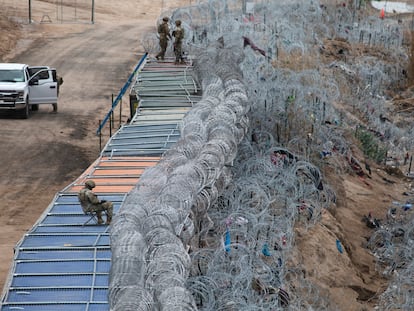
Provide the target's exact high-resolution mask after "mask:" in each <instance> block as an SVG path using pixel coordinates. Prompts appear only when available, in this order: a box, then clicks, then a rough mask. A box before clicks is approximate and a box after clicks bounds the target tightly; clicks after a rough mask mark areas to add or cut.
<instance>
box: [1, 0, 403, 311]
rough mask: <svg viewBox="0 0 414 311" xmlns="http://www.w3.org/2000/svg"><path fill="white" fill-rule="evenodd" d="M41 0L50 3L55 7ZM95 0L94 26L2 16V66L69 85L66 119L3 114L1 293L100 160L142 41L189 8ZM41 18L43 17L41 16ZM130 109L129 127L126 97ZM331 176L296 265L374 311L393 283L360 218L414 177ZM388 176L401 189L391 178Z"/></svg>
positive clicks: (338, 299)
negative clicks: (58, 208) (71, 190)
mask: <svg viewBox="0 0 414 311" xmlns="http://www.w3.org/2000/svg"><path fill="white" fill-rule="evenodd" d="M21 2H23V1H19V3H21ZM40 2H41V3H43V5H45V6H46V5H47V3H48V2H50V3H54V1H51V0H50V1H40ZM95 2H96V12H95V24H93V25H92V24H75V23H72V24H58V23H51V24H47V23H42V24H39V23H33V24H30V25H28V24H27V23H26V24H24V25H22V28H21V30H20V32H19V31H18V30H16V28H15V25H14V24H13V23H12V22H11V21H7V22H5V21H4V20H1V19H0V27H1V30H2V32H1V34H0V35H2V38H0V39H1V40H2V44H1V47H0V61H1V60H2V61H13V62H22V63H29V64H32V65H50V66H53V67H56V68H57V69H58V71H59V73H60V74H61V75H62V76H63V79H64V84H63V85H62V88H61V94H60V99H59V112H58V113H57V114H54V113H52V107H51V106H41V107H40V110H39V111H37V112H34V113H33V114H32V116H31V117H30V119H28V120H19V119H16V118H14V117H13V116H10V115H5V114H1V115H0V125H1V126H0V148H1V155H2V164H3V165H2V166H1V168H0V176H1V179H0V197H1V203H0V207H1V211H2V213H1V214H0V289H1V288H2V287H3V285H4V282H5V280H6V277H7V274H8V272H9V269H10V264H11V260H12V257H13V247H14V246H15V245H16V243H17V242H18V240H19V239H21V238H22V237H23V235H24V234H25V233H26V232H27V230H29V229H30V228H31V227H32V225H33V224H34V223H35V221H36V220H37V219H38V218H39V217H40V215H41V213H42V212H43V211H44V210H45V208H46V207H47V206H48V204H49V203H50V202H51V201H52V199H53V196H54V195H55V194H56V193H57V192H58V191H59V190H62V189H63V188H64V187H65V186H67V185H68V184H70V183H71V182H72V181H73V180H74V179H75V178H76V177H78V176H79V175H80V173H81V172H83V171H84V169H85V168H86V167H87V166H89V164H90V163H92V162H93V161H94V160H95V159H96V158H97V157H98V155H99V139H98V137H96V135H95V131H96V129H97V126H98V121H99V119H102V118H103V116H104V115H105V113H106V111H107V109H108V108H109V106H110V104H111V94H113V93H115V94H116V93H117V92H118V91H119V89H120V88H121V87H122V85H123V83H124V82H125V81H126V79H127V77H128V76H129V73H130V72H131V70H132V69H133V68H134V66H135V64H136V63H137V62H138V60H139V58H140V56H141V55H142V54H143V50H142V48H141V46H140V43H139V40H140V38H142V37H143V35H145V34H146V33H148V32H154V31H155V24H156V20H157V18H158V17H159V16H160V15H162V12H163V11H164V10H168V9H169V8H173V7H177V6H180V5H188V4H189V1H188V0H187V1H184V0H182V1H179V0H177V1H164V0H155V1H150V0H122V1H113V0H100V1H95ZM8 3H9V4H10V3H12V8H13V9H16V7H18V6H19V5H20V6H23V7H24V6H25V5H26V3H24V4H23V3H21V4H16V1H14V0H0V15H1V12H7V10H6V9H9V12H12V11H11V10H10V6H9V7H6V5H8ZM166 3H168V8H167V7H166ZM42 8H43V7H42ZM37 14H38V15H37V17H36V18H39V16H41V15H39V14H41V12H37ZM7 29H10V31H6V30H7ZM19 37H20V40H19V41H16V39H17V38H19ZM15 42H17V45H16V46H15V47H14V48H13V46H14V43H15ZM10 49H12V51H11V52H9V53H6V52H7V50H10ZM123 105H124V107H123V109H122V111H123V112H124V113H123V116H122V119H123V120H124V121H125V120H126V119H127V118H128V103H127V100H124V101H123ZM118 118H119V116H117V115H116V116H115V119H116V120H117V119H118ZM107 138H108V137H107V136H106V138H105V140H106V139H107ZM355 152H356V154H358V152H357V150H355ZM360 156H361V158H362V155H360ZM328 167H329V166H328ZM326 174H327V178H328V179H329V181H330V182H331V184H332V185H333V186H334V188H335V190H336V191H337V194H338V202H337V208H336V209H334V210H333V211H332V212H326V213H325V214H324V215H323V220H322V222H321V223H320V224H318V225H317V226H315V227H314V228H311V229H310V230H308V231H305V230H304V229H303V228H300V229H298V231H297V234H298V235H297V246H298V248H297V249H298V250H299V251H298V252H297V254H296V256H295V261H296V262H298V263H301V264H303V265H304V267H305V269H306V271H305V272H304V274H305V277H307V278H309V279H310V280H314V281H315V282H316V283H317V284H319V285H320V286H321V287H322V288H324V289H325V290H326V292H327V293H328V294H329V296H330V298H331V299H332V300H333V301H334V302H335V303H336V304H338V305H339V306H342V307H343V309H342V310H346V311H352V310H355V311H356V310H364V308H365V307H366V308H367V309H368V310H370V309H372V306H373V303H375V293H380V292H381V290H383V288H384V285H385V279H383V278H382V277H381V275H379V274H378V273H377V272H376V271H375V270H374V268H375V263H374V259H373V257H372V256H371V255H370V254H369V253H368V252H367V250H366V248H365V247H364V246H365V243H366V238H367V237H368V236H369V235H370V233H371V231H370V229H368V228H367V227H366V226H365V225H364V223H362V222H361V218H362V216H363V215H365V214H368V212H369V211H372V212H373V215H374V216H375V217H379V218H383V217H384V215H385V213H386V210H387V208H388V207H389V206H390V203H391V202H392V201H394V200H395V201H401V200H403V199H404V198H403V196H402V193H403V191H405V190H406V189H407V188H408V184H409V181H408V180H404V179H401V178H397V177H395V176H390V175H387V174H386V173H385V172H384V171H382V170H380V169H379V170H377V169H376V168H375V167H373V176H372V179H369V180H367V181H363V180H361V179H360V178H358V177H356V176H355V175H352V174H350V175H343V176H338V174H337V173H336V172H330V171H327V172H326ZM383 177H386V179H388V180H392V181H394V182H395V183H389V182H385V181H384V179H383ZM336 238H339V239H340V240H341V241H342V242H343V244H344V247H345V253H344V254H339V253H338V251H337V250H336V247H335V243H334V242H335V240H336ZM332 241H333V242H332Z"/></svg>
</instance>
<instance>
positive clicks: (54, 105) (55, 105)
mask: <svg viewBox="0 0 414 311" xmlns="http://www.w3.org/2000/svg"><path fill="white" fill-rule="evenodd" d="M52 106H53V112H57V110H58V109H57V103H56V104H52Z"/></svg>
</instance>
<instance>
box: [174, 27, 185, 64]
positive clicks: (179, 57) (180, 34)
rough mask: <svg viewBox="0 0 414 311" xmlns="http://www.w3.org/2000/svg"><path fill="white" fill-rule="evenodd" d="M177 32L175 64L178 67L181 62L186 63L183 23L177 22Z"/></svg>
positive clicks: (175, 33)
mask: <svg viewBox="0 0 414 311" xmlns="http://www.w3.org/2000/svg"><path fill="white" fill-rule="evenodd" d="M175 26H176V28H175V30H174V31H173V36H174V37H175V41H174V52H175V64H176V65H178V64H179V63H180V62H181V63H182V64H183V63H184V58H183V39H184V28H182V27H181V21H180V20H176V21H175Z"/></svg>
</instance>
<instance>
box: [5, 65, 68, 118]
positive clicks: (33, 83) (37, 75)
mask: <svg viewBox="0 0 414 311" xmlns="http://www.w3.org/2000/svg"><path fill="white" fill-rule="evenodd" d="M59 84H60V83H59V81H58V77H57V75H56V69H53V68H50V67H48V66H29V65H26V64H17V63H0V110H15V111H16V113H19V114H20V116H21V117H22V118H24V119H27V118H28V117H29V115H30V111H31V110H33V111H35V110H38V109H39V104H51V105H52V106H53V110H54V111H57V99H58V88H59Z"/></svg>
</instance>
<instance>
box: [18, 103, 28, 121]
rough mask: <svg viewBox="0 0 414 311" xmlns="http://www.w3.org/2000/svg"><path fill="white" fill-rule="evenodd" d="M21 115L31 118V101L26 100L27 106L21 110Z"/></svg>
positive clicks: (23, 117) (24, 117)
mask: <svg viewBox="0 0 414 311" xmlns="http://www.w3.org/2000/svg"><path fill="white" fill-rule="evenodd" d="M20 113H21V114H20V116H21V118H22V119H28V118H29V101H28V100H26V106H25V107H24V109H22V110H21V111H20Z"/></svg>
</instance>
